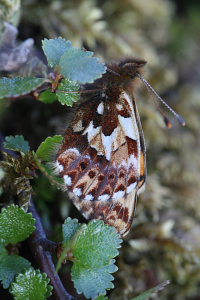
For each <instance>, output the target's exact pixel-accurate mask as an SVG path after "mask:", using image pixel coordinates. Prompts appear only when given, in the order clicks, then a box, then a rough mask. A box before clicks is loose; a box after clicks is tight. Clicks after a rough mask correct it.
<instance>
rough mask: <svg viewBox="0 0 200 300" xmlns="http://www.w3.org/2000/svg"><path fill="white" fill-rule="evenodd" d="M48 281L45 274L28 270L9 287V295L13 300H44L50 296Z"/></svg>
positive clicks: (50, 288)
mask: <svg viewBox="0 0 200 300" xmlns="http://www.w3.org/2000/svg"><path fill="white" fill-rule="evenodd" d="M49 281H50V280H49V278H48V277H47V275H46V274H45V273H40V271H39V270H36V271H35V270H33V269H29V270H28V271H26V272H25V273H24V274H19V275H18V276H17V277H16V280H15V282H14V283H12V285H11V293H12V295H13V296H14V299H15V300H44V299H47V298H48V297H49V296H50V295H51V290H52V287H51V286H50V285H48V283H49Z"/></svg>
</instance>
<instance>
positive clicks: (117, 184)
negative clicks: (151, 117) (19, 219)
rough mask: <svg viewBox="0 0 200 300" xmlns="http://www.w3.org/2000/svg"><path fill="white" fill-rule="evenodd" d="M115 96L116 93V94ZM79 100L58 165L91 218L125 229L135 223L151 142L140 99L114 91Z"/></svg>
mask: <svg viewBox="0 0 200 300" xmlns="http://www.w3.org/2000/svg"><path fill="white" fill-rule="evenodd" d="M111 96H112V97H111ZM100 99H101V100H98V101H97V99H94V100H92V99H91V101H89V102H85V103H84V104H81V105H80V106H79V109H78V110H77V113H76V115H75V117H74V119H73V121H72V123H71V125H70V127H69V128H68V129H67V130H66V132H65V137H64V143H63V145H62V147H61V149H60V150H59V153H58V156H57V160H56V169H57V172H58V173H59V174H60V176H62V177H63V178H64V181H65V184H66V186H67V188H68V193H69V196H70V198H71V199H72V200H73V202H74V204H75V205H76V207H77V208H78V209H79V210H80V211H81V212H82V214H83V215H84V216H85V217H86V218H87V219H102V220H104V222H105V223H108V224H109V225H113V226H115V227H116V229H117V230H118V231H119V232H120V233H121V235H125V234H126V233H128V231H129V229H130V226H131V224H132V219H133V215H134V209H135V204H136V198H137V194H138V192H139V190H140V189H141V188H142V186H143V185H144V182H145V171H146V169H145V147H144V139H143V134H142V130H141V124H140V120H139V115H138V112H137V108H136V104H135V101H134V100H133V99H131V97H130V96H129V95H128V93H126V92H125V91H122V90H120V91H118V92H116V95H115V101H113V91H112V95H111V94H109V91H108V92H107V93H106V94H105V93H104V94H103V95H101V97H100Z"/></svg>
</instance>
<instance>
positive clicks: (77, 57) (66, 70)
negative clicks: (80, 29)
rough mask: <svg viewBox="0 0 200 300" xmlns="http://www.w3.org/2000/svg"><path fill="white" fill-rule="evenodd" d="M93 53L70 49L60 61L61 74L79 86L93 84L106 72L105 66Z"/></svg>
mask: <svg viewBox="0 0 200 300" xmlns="http://www.w3.org/2000/svg"><path fill="white" fill-rule="evenodd" d="M92 55H93V52H90V51H84V50H81V49H76V48H70V49H68V51H66V52H65V53H64V54H63V55H62V56H61V59H60V63H59V65H60V68H61V73H62V74H63V75H64V76H65V77H67V78H69V79H70V80H72V81H77V82H79V83H81V84H84V83H91V82H94V80H95V79H97V78H100V77H101V76H102V74H103V73H105V72H106V66H105V65H104V64H103V63H101V62H100V60H99V58H97V57H92Z"/></svg>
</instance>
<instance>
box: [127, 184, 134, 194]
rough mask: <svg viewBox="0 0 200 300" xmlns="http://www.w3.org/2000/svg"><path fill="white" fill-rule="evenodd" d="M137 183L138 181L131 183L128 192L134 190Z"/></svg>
mask: <svg viewBox="0 0 200 300" xmlns="http://www.w3.org/2000/svg"><path fill="white" fill-rule="evenodd" d="M136 185H137V182H134V183H131V184H130V185H129V186H128V187H127V189H126V192H127V194H129V193H130V192H132V191H133V190H134V188H135V187H136Z"/></svg>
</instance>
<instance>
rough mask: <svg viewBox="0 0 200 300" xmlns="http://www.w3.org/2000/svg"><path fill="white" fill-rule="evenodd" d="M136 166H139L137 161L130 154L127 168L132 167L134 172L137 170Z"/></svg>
mask: <svg viewBox="0 0 200 300" xmlns="http://www.w3.org/2000/svg"><path fill="white" fill-rule="evenodd" d="M138 164H139V160H138V159H137V158H136V157H135V156H134V155H133V154H131V156H130V157H129V160H128V166H129V167H130V166H133V168H134V169H135V170H138Z"/></svg>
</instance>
